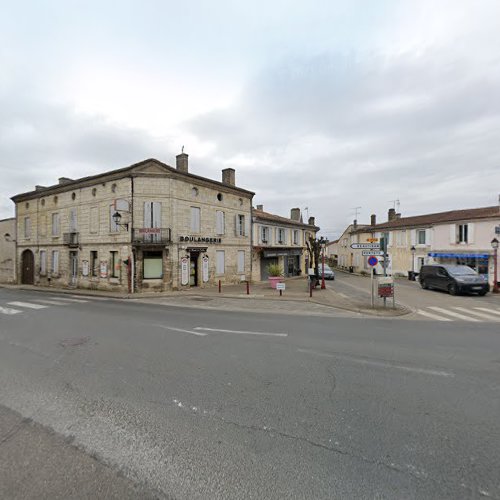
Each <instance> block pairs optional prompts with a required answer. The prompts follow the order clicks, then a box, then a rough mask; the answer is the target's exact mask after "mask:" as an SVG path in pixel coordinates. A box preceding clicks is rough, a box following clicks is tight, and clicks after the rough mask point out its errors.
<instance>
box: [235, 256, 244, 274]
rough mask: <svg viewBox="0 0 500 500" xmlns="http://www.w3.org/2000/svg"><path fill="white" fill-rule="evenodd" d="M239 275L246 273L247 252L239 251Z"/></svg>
mask: <svg viewBox="0 0 500 500" xmlns="http://www.w3.org/2000/svg"><path fill="white" fill-rule="evenodd" d="M237 272H238V273H244V272H245V250H238V271H237Z"/></svg>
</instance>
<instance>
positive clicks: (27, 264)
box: [21, 250, 35, 285]
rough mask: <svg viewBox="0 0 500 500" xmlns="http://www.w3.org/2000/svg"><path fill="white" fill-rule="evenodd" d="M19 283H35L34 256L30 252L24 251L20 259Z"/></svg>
mask: <svg viewBox="0 0 500 500" xmlns="http://www.w3.org/2000/svg"><path fill="white" fill-rule="evenodd" d="M21 265H22V269H21V283H22V284H23V285H33V284H34V283H35V256H34V255H33V252H32V251H31V250H25V251H24V252H23V255H22V257H21Z"/></svg>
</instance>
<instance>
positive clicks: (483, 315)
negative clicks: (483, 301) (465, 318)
mask: <svg viewBox="0 0 500 500" xmlns="http://www.w3.org/2000/svg"><path fill="white" fill-rule="evenodd" d="M454 309H457V310H458V311H463V312H466V313H469V314H474V315H475V316H479V317H480V318H483V319H487V320H489V321H500V316H491V315H489V314H485V313H483V312H478V311H474V310H472V309H467V308H465V307H454Z"/></svg>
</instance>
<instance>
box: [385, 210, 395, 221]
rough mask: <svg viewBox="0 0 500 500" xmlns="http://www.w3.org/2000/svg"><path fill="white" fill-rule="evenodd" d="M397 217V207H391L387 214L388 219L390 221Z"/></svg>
mask: <svg viewBox="0 0 500 500" xmlns="http://www.w3.org/2000/svg"><path fill="white" fill-rule="evenodd" d="M395 218H396V209H395V208H389V212H388V214H387V220H388V221H389V222H390V221H391V220H394V219H395Z"/></svg>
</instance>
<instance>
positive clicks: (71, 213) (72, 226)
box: [69, 208, 76, 233]
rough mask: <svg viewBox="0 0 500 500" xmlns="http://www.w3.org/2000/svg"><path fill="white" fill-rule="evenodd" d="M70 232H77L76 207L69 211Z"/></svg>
mask: <svg viewBox="0 0 500 500" xmlns="http://www.w3.org/2000/svg"><path fill="white" fill-rule="evenodd" d="M69 232H70V233H74V232H76V208H72V209H71V210H70V211H69Z"/></svg>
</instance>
